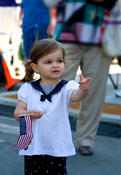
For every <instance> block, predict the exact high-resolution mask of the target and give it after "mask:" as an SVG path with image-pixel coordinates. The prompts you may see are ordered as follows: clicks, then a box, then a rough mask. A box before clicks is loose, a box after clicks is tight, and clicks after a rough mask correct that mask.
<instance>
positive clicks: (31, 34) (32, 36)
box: [23, 24, 48, 59]
mask: <svg viewBox="0 0 121 175" xmlns="http://www.w3.org/2000/svg"><path fill="white" fill-rule="evenodd" d="M47 27H48V24H40V25H35V27H31V28H26V29H23V42H24V56H25V59H29V52H30V49H31V47H32V45H33V43H34V42H35V41H36V40H40V39H45V38H47V37H48V36H47Z"/></svg>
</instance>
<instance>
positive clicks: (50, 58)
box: [33, 49, 65, 83]
mask: <svg viewBox="0 0 121 175" xmlns="http://www.w3.org/2000/svg"><path fill="white" fill-rule="evenodd" d="M34 66H35V68H34V67H33V68H34V70H35V69H36V70H35V72H37V73H39V74H40V77H41V80H42V82H44V83H55V82H58V80H59V78H60V77H61V76H62V75H63V74H64V71H65V64H64V61H63V53H62V51H61V50H60V49H58V50H57V51H54V52H52V53H50V54H48V55H46V56H44V57H41V59H40V60H39V61H38V63H37V64H36V65H35V64H34Z"/></svg>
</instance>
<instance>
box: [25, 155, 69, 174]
mask: <svg viewBox="0 0 121 175" xmlns="http://www.w3.org/2000/svg"><path fill="white" fill-rule="evenodd" d="M24 171H25V175H67V171H66V157H53V156H49V155H37V156H24Z"/></svg>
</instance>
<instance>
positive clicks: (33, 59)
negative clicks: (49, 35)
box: [25, 39, 65, 81]
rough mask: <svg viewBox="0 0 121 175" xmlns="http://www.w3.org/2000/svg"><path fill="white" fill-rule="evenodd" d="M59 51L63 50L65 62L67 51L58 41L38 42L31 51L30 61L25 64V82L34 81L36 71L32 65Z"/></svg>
mask: <svg viewBox="0 0 121 175" xmlns="http://www.w3.org/2000/svg"><path fill="white" fill-rule="evenodd" d="M57 49H61V50H62V53H63V60H64V62H65V50H64V48H63V47H62V46H61V44H60V43H59V42H58V41H56V40H54V39H42V40H38V41H36V42H35V43H34V44H33V46H32V48H31V50H30V57H29V60H28V61H27V62H26V64H25V81H33V80H34V71H33V69H32V67H31V63H35V64H37V62H38V60H39V59H41V57H44V56H46V55H48V54H50V53H52V52H54V51H56V50H57Z"/></svg>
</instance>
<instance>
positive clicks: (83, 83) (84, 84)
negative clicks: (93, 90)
mask: <svg viewBox="0 0 121 175" xmlns="http://www.w3.org/2000/svg"><path fill="white" fill-rule="evenodd" d="M79 76H80V81H79V85H80V86H79V88H80V89H81V90H82V91H83V92H85V93H88V91H89V86H90V77H87V78H84V76H83V75H82V74H80V75H79Z"/></svg>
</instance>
